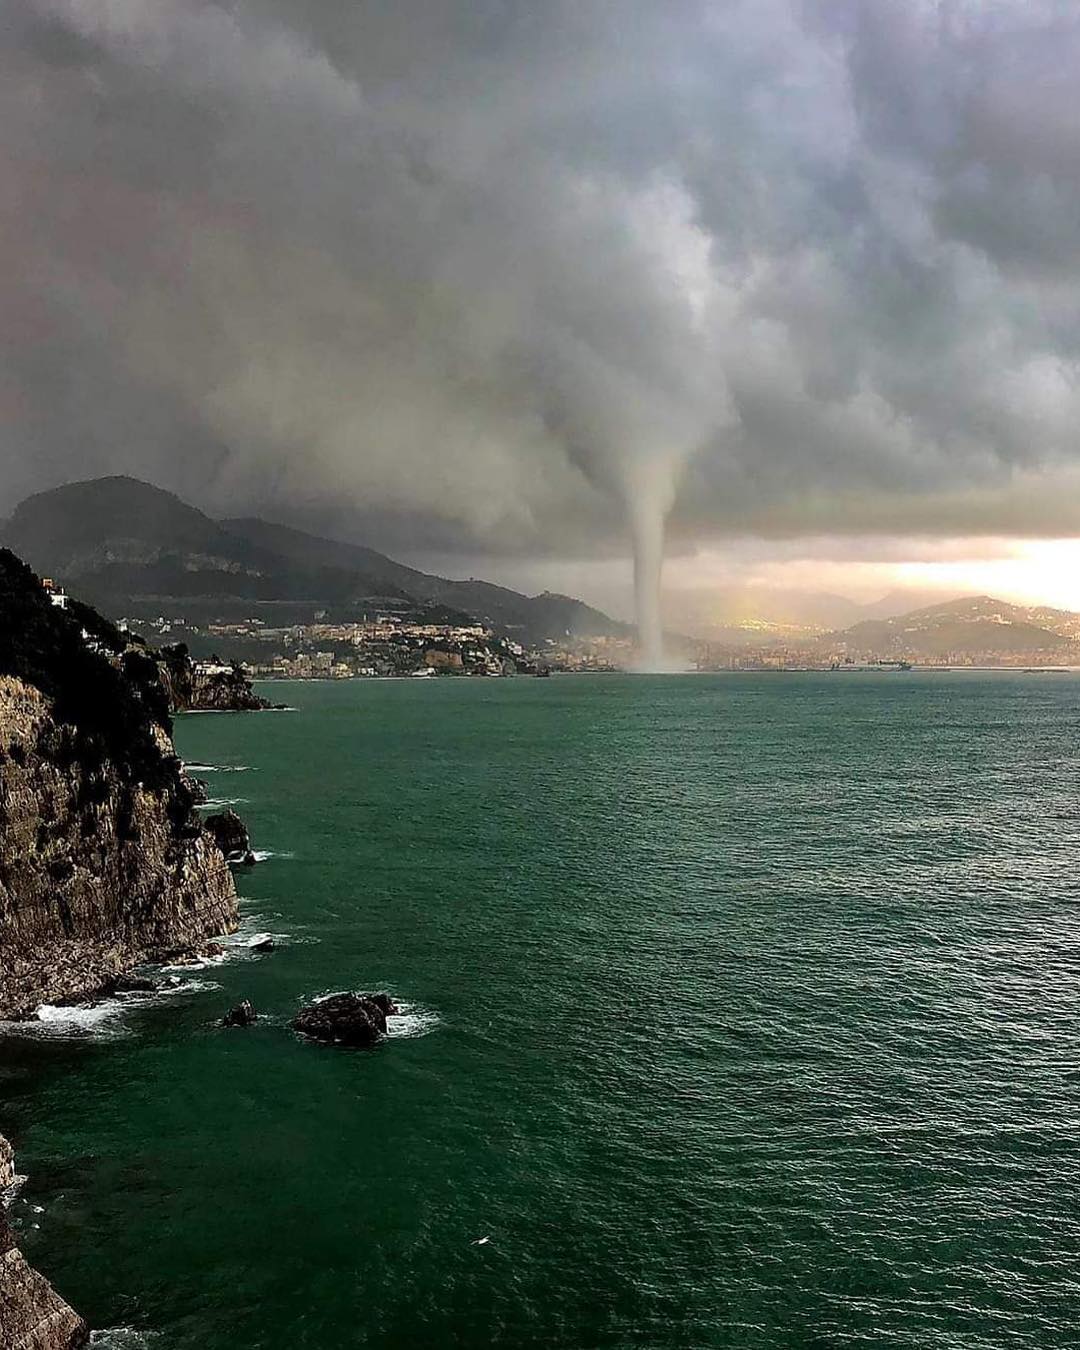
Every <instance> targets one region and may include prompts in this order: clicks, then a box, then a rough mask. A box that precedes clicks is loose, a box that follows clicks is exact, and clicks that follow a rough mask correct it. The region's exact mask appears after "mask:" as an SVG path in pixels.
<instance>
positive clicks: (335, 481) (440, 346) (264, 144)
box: [0, 0, 1080, 556]
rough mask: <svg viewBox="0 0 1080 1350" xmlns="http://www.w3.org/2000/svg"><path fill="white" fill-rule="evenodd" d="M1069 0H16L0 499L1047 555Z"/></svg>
mask: <svg viewBox="0 0 1080 1350" xmlns="http://www.w3.org/2000/svg"><path fill="white" fill-rule="evenodd" d="M1078 61H1080V15H1076V14H1075V7H1073V6H1064V5H1061V4H1058V3H1054V2H1053V0H1015V2H1014V3H1010V2H1009V0H998V2H996V3H990V0H987V2H986V3H975V2H974V0H954V2H953V3H949V2H948V0H933V3H931V0H873V2H872V3H869V2H868V3H858V0H730V2H729V3H723V4H721V3H716V2H715V0H714V3H705V2H704V0H701V2H699V3H691V0H666V2H665V3H664V4H663V5H658V4H655V3H652V2H651V0H598V2H597V3H595V4H588V5H582V4H579V3H572V0H518V2H516V3H515V2H514V0H501V2H500V0H445V3H442V4H439V5H431V4H428V3H423V2H422V0H349V3H345V0H342V2H341V3H321V4H310V5H308V6H303V7H302V6H301V5H299V4H297V3H295V2H294V0H289V3H286V2H285V0H243V2H241V0H237V2H236V3H218V4H214V3H209V2H208V0H151V2H150V3H147V0H110V2H109V3H108V4H101V3H97V0H30V3H28V4H27V5H25V6H23V7H21V8H20V9H19V10H18V11H17V12H16V13H15V14H13V15H11V16H10V17H9V18H8V19H6V20H5V27H4V29H3V33H2V35H0V118H2V123H3V125H4V128H5V132H4V136H3V145H2V148H0V155H2V156H3V166H2V176H0V277H3V278H4V280H3V281H0V290H2V293H0V347H2V358H3V359H2V365H0V371H2V373H0V416H2V418H3V424H4V437H3V446H4V449H3V451H2V452H0V455H2V463H0V494H2V497H3V498H7V499H9V500H14V499H17V498H18V497H19V496H22V495H24V494H25V493H26V492H28V491H30V490H33V489H34V488H37V487H41V486H48V485H50V484H52V483H54V482H57V481H60V480H62V479H64V478H69V477H73V476H89V475H91V474H95V473H101V472H107V471H124V472H133V473H138V474H141V475H142V476H144V477H147V478H150V479H153V480H154V481H158V482H161V483H163V484H164V485H166V486H171V487H174V488H176V489H177V490H180V491H181V492H183V493H185V494H186V495H188V496H190V497H193V498H195V499H196V500H199V501H200V502H201V503H202V504H205V505H207V506H209V507H211V508H214V509H223V510H224V509H230V510H231V509H235V508H237V507H239V508H241V509H245V510H246V509H262V510H266V511H273V512H276V513H277V514H278V515H288V516H290V517H292V518H294V519H300V520H305V521H308V522H310V523H322V524H326V525H329V526H331V527H332V528H336V529H338V530H340V531H352V532H353V533H358V532H360V533H364V534H366V535H367V536H368V537H369V538H371V539H372V540H373V542H381V543H383V544H384V545H394V544H399V545H401V546H420V545H423V546H424V547H426V548H428V549H429V550H431V551H439V550H441V551H450V550H454V549H458V550H460V551H461V552H463V553H471V554H473V555H474V556H475V555H478V554H480V553H485V552H486V553H489V554H498V553H502V554H511V553H518V554H525V555H537V556H539V555H541V554H553V555H561V556H584V555H586V554H590V553H597V552H600V553H603V552H612V551H618V550H619V549H621V548H622V547H623V545H622V543H621V540H622V536H623V532H624V523H623V522H624V516H625V498H626V497H627V495H628V494H632V493H633V492H634V491H635V490H636V488H637V485H639V484H640V483H641V482H642V481H643V480H644V481H646V482H647V484H648V490H649V491H652V492H656V493H658V494H659V495H660V496H661V497H665V496H670V497H671V498H672V499H673V502H674V506H673V512H672V522H671V528H672V532H673V535H674V536H675V537H676V541H677V542H678V541H681V544H682V546H686V545H687V544H689V543H690V542H692V541H702V540H706V539H708V538H709V537H710V536H714V535H724V534H731V533H739V532H756V533H761V534H763V535H794V534H799V533H803V532H808V533H820V532H829V531H833V532H849V533H850V532H859V531H863V532H874V531H880V532H882V533H890V532H895V533H913V532H914V533H922V532H936V531H940V532H942V533H974V532H981V531H985V532H991V533H1008V532H1010V531H1017V532H1021V533H1036V534H1037V533H1041V532H1049V533H1061V532H1066V531H1072V530H1076V529H1078V528H1080V495H1078V494H1077V493H1076V492H1075V491H1073V486H1074V478H1075V470H1076V460H1077V458H1078V456H1077V448H1076V439H1077V432H1076V428H1077V426H1078V417H1077V414H1078V413H1080V390H1078V383H1077V360H1078V356H1080V282H1078V281H1077V279H1076V274H1077V268H1076V262H1077V256H1078V253H1080V225H1078V223H1077V222H1080V133H1078V132H1077V129H1076V127H1077V124H1076V121H1075V117H1074V115H1073V111H1072V103H1073V90H1072V82H1071V77H1072V74H1073V72H1075V70H1076V68H1077V63H1078Z"/></svg>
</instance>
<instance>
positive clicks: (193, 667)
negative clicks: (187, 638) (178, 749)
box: [157, 642, 271, 712]
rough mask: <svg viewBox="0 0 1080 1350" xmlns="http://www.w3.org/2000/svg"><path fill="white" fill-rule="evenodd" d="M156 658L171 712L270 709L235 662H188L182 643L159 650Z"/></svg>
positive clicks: (256, 710) (188, 657)
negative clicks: (159, 665) (159, 664)
mask: <svg viewBox="0 0 1080 1350" xmlns="http://www.w3.org/2000/svg"><path fill="white" fill-rule="evenodd" d="M157 658H158V660H159V661H160V663H161V678H162V681H163V683H164V685H165V687H166V689H167V690H168V694H169V706H170V707H171V708H172V710H173V712H260V711H262V710H263V709H264V708H269V707H270V706H271V705H270V703H269V702H268V701H267V700H266V699H265V698H262V697H260V696H259V695H258V694H256V692H255V691H254V689H252V687H251V680H250V679H249V678H248V676H247V675H246V674H245V673H244V670H243V668H242V667H241V666H239V665H237V664H236V663H235V662H230V663H224V662H221V661H218V660H217V658H216V657H215V659H214V660H213V661H211V662H195V661H192V659H191V656H190V654H189V652H188V649H187V644H186V643H183V642H180V643H177V644H176V645H175V646H172V647H162V648H161V650H160V651H159V652H158V653H157Z"/></svg>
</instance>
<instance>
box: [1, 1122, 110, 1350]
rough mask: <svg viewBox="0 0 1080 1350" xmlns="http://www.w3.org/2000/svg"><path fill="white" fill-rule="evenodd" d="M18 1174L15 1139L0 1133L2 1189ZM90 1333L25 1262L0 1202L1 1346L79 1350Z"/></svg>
mask: <svg viewBox="0 0 1080 1350" xmlns="http://www.w3.org/2000/svg"><path fill="white" fill-rule="evenodd" d="M14 1176H15V1168H14V1159H13V1153H12V1148H11V1145H10V1144H9V1143H8V1141H7V1140H6V1139H4V1138H3V1136H0V1189H3V1188H4V1187H6V1186H10V1185H11V1183H12V1181H13V1180H14ZM89 1339H90V1331H89V1328H88V1327H87V1325H86V1323H85V1322H84V1321H83V1319H82V1318H81V1317H80V1316H79V1315H78V1313H76V1312H75V1311H73V1310H72V1309H71V1308H69V1307H68V1305H67V1304H66V1303H65V1302H64V1300H63V1299H62V1298H61V1297H60V1295H59V1294H58V1293H57V1292H56V1290H55V1289H53V1287H52V1285H51V1284H50V1283H49V1282H48V1280H46V1279H45V1277H44V1276H43V1275H40V1274H38V1272H37V1271H36V1270H34V1269H33V1267H32V1266H29V1265H27V1262H26V1258H25V1257H24V1256H23V1254H22V1252H21V1251H19V1249H18V1247H17V1246H16V1245H15V1234H14V1233H13V1232H12V1229H11V1225H10V1224H9V1223H8V1220H7V1215H6V1213H5V1212H4V1208H3V1206H2V1205H0V1345H2V1346H3V1350H79V1347H81V1346H84V1345H86V1344H87V1342H88V1341H89Z"/></svg>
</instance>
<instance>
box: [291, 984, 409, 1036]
mask: <svg viewBox="0 0 1080 1350" xmlns="http://www.w3.org/2000/svg"><path fill="white" fill-rule="evenodd" d="M396 1011H397V1009H396V1007H395V1006H394V1001H393V999H391V997H390V995H389V994H331V995H330V997H329V998H322V999H319V1000H318V1002H316V1003H309V1004H308V1006H307V1007H306V1008H301V1009H300V1011H299V1013H297V1015H296V1017H294V1018H293V1030H294V1031H299V1032H300V1033H301V1034H302V1035H304V1036H309V1037H310V1038H311V1039H312V1040H314V1041H323V1042H325V1043H326V1044H328V1045H355V1046H361V1045H374V1044H375V1042H376V1041H378V1040H379V1038H380V1037H381V1036H384V1035H385V1034H386V1018H387V1016H388V1015H389V1014H390V1013H393V1012H396Z"/></svg>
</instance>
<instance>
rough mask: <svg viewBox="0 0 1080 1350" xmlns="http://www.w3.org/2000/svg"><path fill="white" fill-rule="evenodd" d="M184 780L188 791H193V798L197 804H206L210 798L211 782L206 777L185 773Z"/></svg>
mask: <svg viewBox="0 0 1080 1350" xmlns="http://www.w3.org/2000/svg"><path fill="white" fill-rule="evenodd" d="M183 778H184V782H185V783H186V784H187V787H188V791H189V792H190V793H191V800H192V802H193V804H194V805H195V806H205V805H206V803H207V802H208V801H209V800H210V784H209V783H208V782H207V781H206V779H205V778H196V777H195V776H194V774H190V773H185V774H184V775H183Z"/></svg>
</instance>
